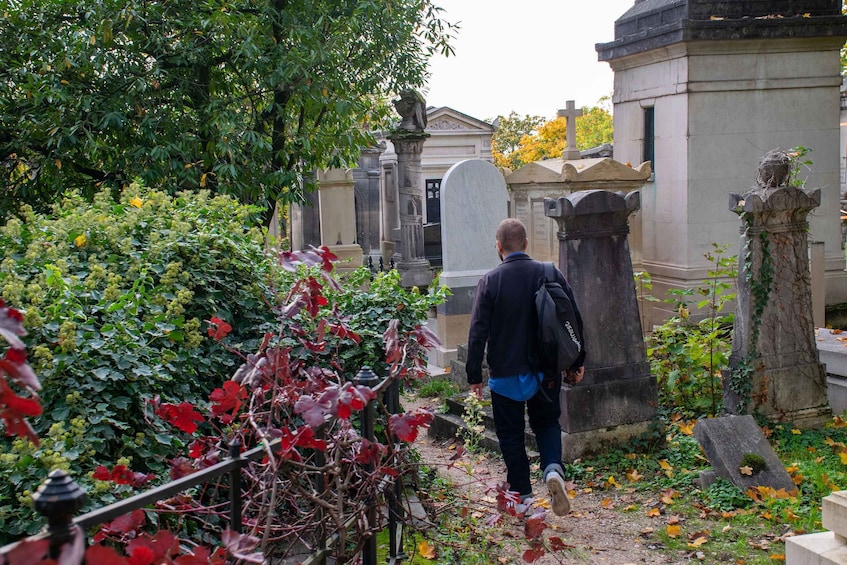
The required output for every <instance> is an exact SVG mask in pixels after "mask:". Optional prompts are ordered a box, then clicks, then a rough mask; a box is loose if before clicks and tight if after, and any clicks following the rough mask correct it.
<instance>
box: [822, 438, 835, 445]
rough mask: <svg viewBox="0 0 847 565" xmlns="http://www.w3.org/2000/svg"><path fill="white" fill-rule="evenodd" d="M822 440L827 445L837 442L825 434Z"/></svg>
mask: <svg viewBox="0 0 847 565" xmlns="http://www.w3.org/2000/svg"><path fill="white" fill-rule="evenodd" d="M823 442H824V443H825V444H826V445H829V446H833V445H837V444H838V443H837V442H836V441H835V440H834V439H832V438H831V437H829V436H826V439H825V440H823Z"/></svg>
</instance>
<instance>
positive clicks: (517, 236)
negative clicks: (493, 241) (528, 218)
mask: <svg viewBox="0 0 847 565" xmlns="http://www.w3.org/2000/svg"><path fill="white" fill-rule="evenodd" d="M497 241H499V242H500V245H501V246H502V247H503V251H504V252H506V253H514V252H515V251H525V250H526V245H527V239H526V226H524V225H523V222H521V221H520V220H518V219H517V218H506V219H505V220H503V221H502V222H500V225H499V226H497Z"/></svg>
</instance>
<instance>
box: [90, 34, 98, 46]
mask: <svg viewBox="0 0 847 565" xmlns="http://www.w3.org/2000/svg"><path fill="white" fill-rule="evenodd" d="M88 42H89V43H91V45H94V44H95V43H97V38H96V37H94V36H93V35H92V36H91V39H90V40H89V41H88Z"/></svg>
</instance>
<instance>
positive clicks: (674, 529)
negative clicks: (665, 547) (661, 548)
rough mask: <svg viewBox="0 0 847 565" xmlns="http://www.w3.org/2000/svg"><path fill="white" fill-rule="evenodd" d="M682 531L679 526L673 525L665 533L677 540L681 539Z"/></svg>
mask: <svg viewBox="0 0 847 565" xmlns="http://www.w3.org/2000/svg"><path fill="white" fill-rule="evenodd" d="M681 530H682V528H680V527H679V526H677V525H673V526H668V527H667V529H666V530H665V531H666V532H667V534H668V537H669V538H676V537H679V534H680V532H681Z"/></svg>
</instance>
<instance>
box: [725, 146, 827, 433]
mask: <svg viewBox="0 0 847 565" xmlns="http://www.w3.org/2000/svg"><path fill="white" fill-rule="evenodd" d="M774 159H777V160H778V159H779V155H774V152H772V153H769V154H768V155H766V156H765V159H764V160H763V162H762V165H761V166H760V167H759V173H758V177H757V178H758V182H759V186H758V187H756V188H754V189H753V190H751V191H750V192H748V193H746V194H744V195H743V196H739V195H738V194H731V195H730V199H729V206H730V210H732V211H733V212H735V213H736V214H738V215H739V216H740V217H741V220H742V247H743V249H744V252H743V253H742V256H741V258H740V260H739V269H738V305H737V307H736V313H735V324H734V331H733V338H732V355H731V356H730V360H729V365H730V368H729V370H728V371H725V373H724V409H725V410H727V412H730V413H734V414H744V413H752V412H753V411H756V412H759V413H761V414H763V415H764V416H766V417H767V418H769V419H771V420H773V421H788V422H793V423H794V424H795V425H796V426H799V427H815V426H818V425H820V424H822V423H823V422H824V421H826V420H828V419H829V418H830V417H831V410H830V407H829V403H828V399H827V389H826V370H825V368H824V366H823V364H821V362H820V359H819V357H818V350H817V344H816V342H815V327H814V321H813V310H812V288H811V275H810V272H809V256H808V230H809V223H808V221H807V219H806V218H807V216H808V214H809V212H811V211H812V210H813V209H815V208H817V207H818V206H819V205H820V202H821V191H820V189H815V190H810V191H806V190H803V189H800V188H797V187H793V186H787V181H788V172H787V171H788V169H787V166H786V165H785V164H784V163H783V164H781V165H779V167H780V169H775V168H774V166H775V165H774ZM785 160H786V161H787V157H785Z"/></svg>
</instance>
